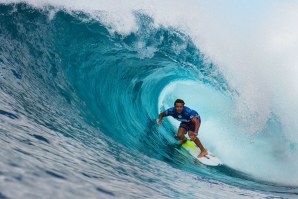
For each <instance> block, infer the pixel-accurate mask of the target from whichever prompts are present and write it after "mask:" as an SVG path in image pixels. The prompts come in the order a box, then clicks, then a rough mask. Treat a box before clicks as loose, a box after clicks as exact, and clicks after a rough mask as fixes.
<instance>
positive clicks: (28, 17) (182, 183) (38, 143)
mask: <svg viewBox="0 0 298 199" xmlns="http://www.w3.org/2000/svg"><path fill="white" fill-rule="evenodd" d="M0 14H1V17H0V31H1V32H0V44H1V45H0V67H1V70H0V127H1V128H0V133H1V136H0V137H1V141H0V143H1V144H0V147H1V161H0V165H1V166H0V168H1V170H0V176H1V178H0V184H1V185H0V198H53V197H56V198H82V197H88V198H114V197H115V198H194V197H195V198H246V197H247V198H251V197H255V198H271V197H276V198H279V197H281V198H295V197H297V195H298V188H297V184H295V182H296V181H295V179H296V176H295V175H296V173H295V172H294V174H291V172H292V167H289V168H287V165H290V163H291V164H293V165H295V163H294V160H293V162H291V161H290V160H291V158H293V157H295V156H294V155H295V154H296V153H297V149H296V144H295V142H291V141H289V139H288V138H287V137H285V136H284V135H283V134H282V133H281V132H282V127H281V124H280V121H279V119H278V116H276V115H275V114H274V113H273V114H271V115H270V117H268V118H267V120H266V125H265V126H264V127H263V128H262V129H259V132H258V134H256V135H251V134H249V133H248V134H245V132H244V131H245V130H243V129H244V128H243V126H241V124H240V123H238V121H237V120H235V118H237V117H235V115H233V110H234V109H235V106H234V105H235V104H236V101H235V96H237V95H239V93H238V92H237V91H236V90H234V89H231V87H230V86H229V82H228V81H227V80H226V79H225V77H224V75H223V74H222V72H221V71H220V69H219V68H218V67H217V66H216V65H215V64H213V63H212V60H208V59H206V57H205V55H204V53H203V52H201V50H200V49H199V48H198V47H197V46H196V45H195V44H194V43H193V41H192V39H191V38H190V37H189V35H187V34H186V33H183V32H181V31H179V30H177V29H175V28H166V27H155V26H154V19H153V18H152V17H150V16H148V15H146V14H145V13H143V12H141V11H139V12H135V13H134V16H135V18H136V22H137V26H138V30H137V31H135V32H131V33H129V34H121V33H118V32H117V31H115V32H113V31H111V29H110V27H109V26H108V25H107V24H106V23H103V22H101V21H100V20H96V19H94V18H92V17H90V15H89V14H87V13H85V12H79V11H72V12H70V11H69V10H64V9H60V8H56V7H52V6H47V7H45V8H43V9H40V8H36V7H32V6H30V5H27V4H23V3H17V4H0ZM177 97H182V98H184V99H185V101H186V102H187V104H188V105H189V106H190V107H193V108H195V109H197V110H198V111H199V112H200V115H201V117H202V121H203V123H202V127H201V131H200V133H201V139H202V141H203V142H204V143H205V144H206V146H207V148H208V149H210V150H212V151H213V152H214V153H216V154H217V155H218V157H219V158H220V159H221V160H222V161H223V162H224V165H223V166H219V167H207V166H203V165H200V164H199V163H197V162H195V161H194V160H193V158H192V157H191V156H190V155H189V154H187V153H185V152H184V151H183V150H181V149H179V148H177V147H176V146H175V145H174V142H175V139H174V137H173V132H174V133H175V131H176V130H177V123H175V121H172V120H165V121H164V125H163V126H162V127H158V126H157V124H156V119H157V116H158V114H159V112H160V111H162V110H164V109H165V108H167V107H169V106H171V105H172V103H173V100H174V99H176V98H177ZM234 114H235V113H234ZM246 129H247V128H246ZM242 131H243V132H242ZM280 141H283V143H285V149H284V150H285V153H287V154H288V156H287V159H286V160H283V159H282V160H283V162H285V163H283V164H281V163H280V162H281V161H278V160H281V158H283V156H285V154H282V155H280V157H279V156H278V155H277V156H278V157H276V154H275V153H274V152H275V150H276V148H275V147H276V145H277V144H279V142H280ZM256 147H259V154H260V155H251V154H252V152H253V150H254V148H256ZM231 154H232V155H231ZM289 154H294V155H293V156H291V155H289ZM282 168H286V169H284V170H282ZM266 171H268V173H266ZM283 173H285V174H283ZM271 175H272V176H271ZM289 177H290V178H291V177H293V179H290V178H289Z"/></svg>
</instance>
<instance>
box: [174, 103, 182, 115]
mask: <svg viewBox="0 0 298 199" xmlns="http://www.w3.org/2000/svg"><path fill="white" fill-rule="evenodd" d="M183 107H184V105H183V103H176V104H175V108H176V112H177V113H181V112H182V111H183Z"/></svg>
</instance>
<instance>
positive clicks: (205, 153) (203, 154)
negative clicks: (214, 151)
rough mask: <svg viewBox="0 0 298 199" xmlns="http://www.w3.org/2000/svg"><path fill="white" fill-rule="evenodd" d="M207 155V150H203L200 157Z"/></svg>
mask: <svg viewBox="0 0 298 199" xmlns="http://www.w3.org/2000/svg"><path fill="white" fill-rule="evenodd" d="M205 155H208V152H207V150H204V151H202V152H201V153H200V154H199V155H198V158H201V157H204V156H205Z"/></svg>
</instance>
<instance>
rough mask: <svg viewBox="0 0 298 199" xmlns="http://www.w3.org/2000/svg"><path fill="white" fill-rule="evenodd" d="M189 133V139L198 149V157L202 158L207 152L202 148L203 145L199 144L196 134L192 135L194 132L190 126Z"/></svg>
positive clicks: (193, 127)
mask: <svg viewBox="0 0 298 199" xmlns="http://www.w3.org/2000/svg"><path fill="white" fill-rule="evenodd" d="M189 130H190V131H188V136H189V138H190V139H191V140H192V141H194V143H195V144H196V145H197V146H198V147H199V148H200V150H201V153H200V154H199V155H198V157H199V158H200V157H203V156H205V155H207V154H208V152H207V150H206V149H205V147H204V146H203V144H202V143H201V141H200V139H199V138H198V137H197V135H198V134H197V133H194V130H195V126H194V125H193V124H192V125H191V126H190V128H189Z"/></svg>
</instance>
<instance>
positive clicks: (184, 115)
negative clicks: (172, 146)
mask: <svg viewBox="0 0 298 199" xmlns="http://www.w3.org/2000/svg"><path fill="white" fill-rule="evenodd" d="M165 116H172V117H173V118H175V119H177V120H178V121H180V122H190V121H191V120H192V118H194V117H198V118H200V116H199V114H198V112H197V111H195V110H192V109H190V108H188V107H187V106H184V107H183V111H182V112H181V113H177V112H176V109H175V107H172V108H169V109H167V110H166V111H165Z"/></svg>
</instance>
